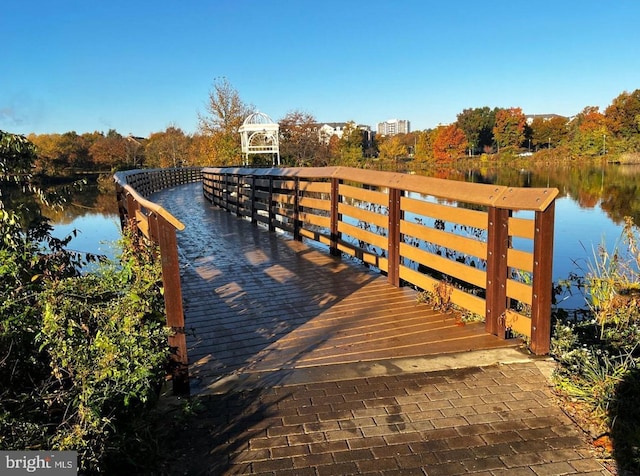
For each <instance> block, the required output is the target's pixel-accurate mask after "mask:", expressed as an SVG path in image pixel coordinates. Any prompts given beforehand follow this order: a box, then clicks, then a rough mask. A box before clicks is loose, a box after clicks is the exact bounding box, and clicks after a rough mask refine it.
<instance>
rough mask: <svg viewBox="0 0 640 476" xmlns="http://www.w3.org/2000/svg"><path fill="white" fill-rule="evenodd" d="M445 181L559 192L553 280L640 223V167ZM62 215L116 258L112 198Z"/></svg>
mask: <svg viewBox="0 0 640 476" xmlns="http://www.w3.org/2000/svg"><path fill="white" fill-rule="evenodd" d="M445 175H446V178H450V179H456V180H466V181H475V182H483V183H495V184H498V185H511V186H525V187H527V186H531V187H547V186H551V187H556V188H558V189H559V190H560V195H559V198H558V199H557V201H556V213H555V240H554V250H553V256H554V260H553V263H554V271H553V274H554V281H558V280H564V279H567V278H568V276H569V274H570V273H576V274H578V275H584V274H585V272H586V270H587V269H588V263H589V261H590V260H593V257H594V249H596V248H597V247H598V246H599V245H600V244H602V243H606V247H607V248H608V249H609V250H612V249H613V248H614V246H615V244H616V243H617V242H618V240H619V239H620V236H621V232H622V227H623V223H624V221H623V219H624V216H627V215H628V216H632V217H633V218H634V220H635V223H640V198H638V197H637V193H636V192H637V191H638V190H640V167H633V166H617V165H606V166H600V167H587V166H584V165H583V166H580V167H567V166H563V167H554V168H551V167H549V168H546V169H543V170H537V171H528V170H527V171H525V170H514V169H512V168H500V169H496V170H489V169H483V168H481V167H480V168H478V169H473V170H469V171H467V172H465V173H459V172H456V173H447V174H445ZM70 202H71V205H70V206H68V207H67V208H66V209H65V210H64V211H63V212H60V211H56V212H47V213H46V214H47V215H48V216H50V218H51V219H52V222H53V225H54V233H55V235H56V236H59V237H63V236H66V235H68V234H69V233H71V231H72V230H74V229H76V230H78V232H79V233H78V236H77V237H76V238H74V239H73V240H72V241H71V244H70V248H72V249H74V250H78V251H84V252H89V253H98V254H105V255H107V256H109V257H114V256H115V255H116V254H117V247H115V246H114V244H115V243H116V242H117V240H118V239H119V237H120V221H119V218H118V213H117V206H116V199H115V195H114V194H113V193H107V194H101V193H99V192H98V190H97V187H87V189H85V190H84V191H83V192H82V193H80V194H77V195H75V196H74V197H73V198H72V199H71V201H70ZM561 306H562V307H563V308H566V309H577V308H582V307H584V298H583V297H582V296H580V295H577V294H576V295H574V296H572V297H569V298H567V299H566V300H565V301H563V303H562V304H561Z"/></svg>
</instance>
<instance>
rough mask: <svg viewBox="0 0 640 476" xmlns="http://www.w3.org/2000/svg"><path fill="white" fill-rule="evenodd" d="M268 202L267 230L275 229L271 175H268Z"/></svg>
mask: <svg viewBox="0 0 640 476" xmlns="http://www.w3.org/2000/svg"><path fill="white" fill-rule="evenodd" d="M267 202H268V209H269V210H268V215H269V231H276V224H275V221H276V213H275V210H274V207H273V175H269V197H268V199H267Z"/></svg>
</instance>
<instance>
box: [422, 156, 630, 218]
mask: <svg viewBox="0 0 640 476" xmlns="http://www.w3.org/2000/svg"><path fill="white" fill-rule="evenodd" d="M421 173H424V172H421ZM438 175H439V176H441V175H442V174H438ZM446 178H450V179H458V180H465V181H467V182H476V183H488V184H496V185H506V186H513V187H556V188H557V189H558V190H560V194H561V195H568V196H570V197H571V198H572V199H573V200H574V201H575V202H576V203H577V204H578V205H579V206H580V207H581V208H594V207H595V206H597V205H598V204H599V205H600V207H601V208H602V210H603V211H604V212H605V213H606V214H607V216H608V217H609V219H611V221H613V222H614V223H616V224H621V223H622V222H623V220H624V217H625V216H631V217H633V219H634V222H635V223H638V224H640V196H639V195H638V192H639V191H640V166H634V165H618V164H601V165H600V164H586V163H576V164H573V163H568V164H550V165H538V164H536V165H532V166H531V168H527V169H522V168H516V167H510V166H508V165H503V166H499V167H497V166H495V165H493V164H491V165H486V164H482V163H480V162H479V163H478V167H477V168H469V169H467V170H466V171H459V172H458V173H457V174H456V173H450V174H447V177H446Z"/></svg>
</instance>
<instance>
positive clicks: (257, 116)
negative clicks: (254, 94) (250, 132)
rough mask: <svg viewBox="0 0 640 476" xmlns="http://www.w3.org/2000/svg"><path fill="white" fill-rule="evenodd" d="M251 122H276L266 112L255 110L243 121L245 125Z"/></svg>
mask: <svg viewBox="0 0 640 476" xmlns="http://www.w3.org/2000/svg"><path fill="white" fill-rule="evenodd" d="M249 124H275V122H273V119H271V118H270V117H269V116H268V115H267V114H265V113H264V112H254V113H253V114H249V115H248V116H247V117H246V119H245V120H244V122H243V125H249Z"/></svg>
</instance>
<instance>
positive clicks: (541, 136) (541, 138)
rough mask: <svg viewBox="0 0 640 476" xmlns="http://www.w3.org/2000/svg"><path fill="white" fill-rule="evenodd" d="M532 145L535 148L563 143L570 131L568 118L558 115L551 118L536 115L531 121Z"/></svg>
mask: <svg viewBox="0 0 640 476" xmlns="http://www.w3.org/2000/svg"><path fill="white" fill-rule="evenodd" d="M530 130H531V146H532V147H534V148H536V149H537V148H542V147H548V146H549V145H550V144H555V145H558V144H561V143H563V142H564V141H565V140H566V138H567V136H568V133H569V130H568V129H567V119H566V118H565V117H561V116H556V117H552V118H550V119H545V118H543V117H536V118H534V119H533V121H532V122H531V126H530Z"/></svg>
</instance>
